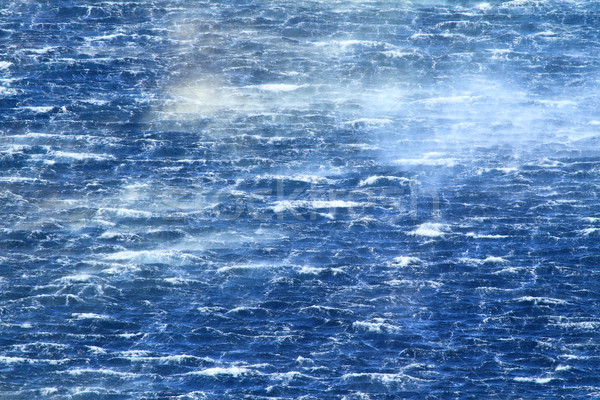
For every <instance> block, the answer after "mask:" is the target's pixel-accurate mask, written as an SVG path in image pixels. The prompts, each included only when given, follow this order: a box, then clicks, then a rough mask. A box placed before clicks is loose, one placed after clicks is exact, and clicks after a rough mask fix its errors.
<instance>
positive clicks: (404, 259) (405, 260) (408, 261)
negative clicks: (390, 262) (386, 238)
mask: <svg viewBox="0 0 600 400" xmlns="http://www.w3.org/2000/svg"><path fill="white" fill-rule="evenodd" d="M420 263H421V260H420V259H419V258H417V257H408V256H399V257H395V258H394V265H396V266H398V267H408V266H409V265H414V264H420Z"/></svg>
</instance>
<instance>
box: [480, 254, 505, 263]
mask: <svg viewBox="0 0 600 400" xmlns="http://www.w3.org/2000/svg"><path fill="white" fill-rule="evenodd" d="M506 262H507V261H506V260H505V259H504V258H502V257H494V256H488V257H486V258H485V259H483V260H482V261H481V263H482V264H504V263H506Z"/></svg>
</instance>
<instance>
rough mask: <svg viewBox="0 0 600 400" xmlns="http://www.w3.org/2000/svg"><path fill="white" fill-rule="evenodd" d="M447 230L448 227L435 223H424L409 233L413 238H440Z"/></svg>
mask: <svg viewBox="0 0 600 400" xmlns="http://www.w3.org/2000/svg"><path fill="white" fill-rule="evenodd" d="M448 230H449V227H448V225H444V224H441V223H437V222H425V223H423V224H421V225H419V226H418V227H417V229H415V230H414V231H412V232H409V233H410V234H411V235H415V236H425V237H442V236H444V235H445V234H446V232H447V231H448Z"/></svg>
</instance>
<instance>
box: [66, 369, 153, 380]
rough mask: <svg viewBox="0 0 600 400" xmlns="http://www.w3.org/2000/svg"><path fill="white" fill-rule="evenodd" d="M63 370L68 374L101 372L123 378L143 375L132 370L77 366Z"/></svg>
mask: <svg viewBox="0 0 600 400" xmlns="http://www.w3.org/2000/svg"><path fill="white" fill-rule="evenodd" d="M65 372H66V373H67V374H69V375H84V374H94V375H96V374H101V375H110V376H118V377H119V378H124V379H135V378H139V377H141V376H144V375H142V374H136V373H133V372H122V371H116V370H113V369H108V368H98V369H94V368H78V369H71V370H68V371H65Z"/></svg>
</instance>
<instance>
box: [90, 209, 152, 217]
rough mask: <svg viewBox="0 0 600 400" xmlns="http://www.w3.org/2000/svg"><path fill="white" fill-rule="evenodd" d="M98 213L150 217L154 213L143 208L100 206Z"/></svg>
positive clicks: (101, 214)
mask: <svg viewBox="0 0 600 400" xmlns="http://www.w3.org/2000/svg"><path fill="white" fill-rule="evenodd" d="M98 214H99V215H100V216H103V215H105V214H112V215H114V216H116V217H123V218H150V217H151V216H152V213H151V212H149V211H143V210H134V209H128V208H100V209H98Z"/></svg>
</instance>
